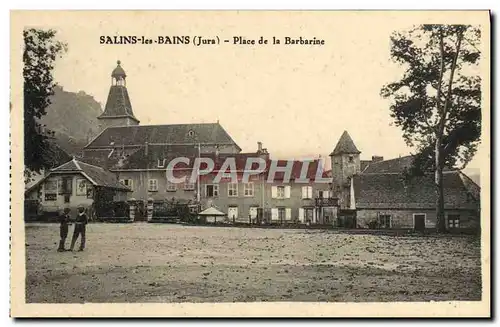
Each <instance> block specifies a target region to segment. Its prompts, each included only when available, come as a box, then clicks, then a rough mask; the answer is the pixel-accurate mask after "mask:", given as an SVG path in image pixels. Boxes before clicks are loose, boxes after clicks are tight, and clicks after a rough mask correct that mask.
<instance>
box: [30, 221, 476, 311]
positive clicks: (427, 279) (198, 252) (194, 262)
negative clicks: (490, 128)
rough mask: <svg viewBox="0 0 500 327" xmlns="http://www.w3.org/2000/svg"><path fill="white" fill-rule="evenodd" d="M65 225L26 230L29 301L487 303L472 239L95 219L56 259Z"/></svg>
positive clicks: (31, 225)
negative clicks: (82, 239)
mask: <svg viewBox="0 0 500 327" xmlns="http://www.w3.org/2000/svg"><path fill="white" fill-rule="evenodd" d="M73 227H74V226H70V235H71V233H72V231H73ZM58 228H59V227H58V225H57V224H27V225H26V274H27V276H26V302H27V303H84V302H94V303H105V302H114V303H119V302H127V303H137V302H250V301H252V302H254V301H305V302H316V301H330V302H345V301H354V302H374V301H376V302H387V301H430V300H434V301H458V300H468V301H471V300H481V261H480V242H479V239H478V238H476V237H474V236H457V235H453V236H451V235H450V236H424V237H422V236H390V235H371V234H351V233H349V232H347V231H346V232H340V231H322V230H305V229H304V230H292V229H289V230H286V229H285V230H283V229H264V228H234V227H191V226H180V225H174V224H148V223H134V224H99V223H93V224H89V225H88V226H87V248H86V249H85V251H84V252H62V253H58V252H57V245H58V240H59V239H58V237H59V234H58V233H59V230H58ZM68 243H69V242H67V243H66V247H68V245H69V244H68ZM77 245H79V241H78V242H77Z"/></svg>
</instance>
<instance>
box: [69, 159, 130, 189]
mask: <svg viewBox="0 0 500 327" xmlns="http://www.w3.org/2000/svg"><path fill="white" fill-rule="evenodd" d="M77 164H78V165H79V166H80V170H81V171H82V173H83V175H84V176H85V177H87V178H88V179H89V180H90V182H91V183H92V184H93V185H94V186H103V187H108V188H113V189H119V190H124V191H130V189H129V188H128V187H126V186H125V185H123V184H122V183H120V182H119V181H118V179H117V177H116V175H115V174H113V173H112V172H110V171H108V170H105V169H104V168H102V167H98V166H94V165H90V164H87V163H85V162H82V161H77Z"/></svg>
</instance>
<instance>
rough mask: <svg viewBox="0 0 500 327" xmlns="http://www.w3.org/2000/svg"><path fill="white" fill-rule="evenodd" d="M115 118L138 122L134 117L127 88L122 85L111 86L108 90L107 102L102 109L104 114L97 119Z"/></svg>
mask: <svg viewBox="0 0 500 327" xmlns="http://www.w3.org/2000/svg"><path fill="white" fill-rule="evenodd" d="M117 117H129V118H131V119H133V120H135V121H136V122H139V120H138V119H137V118H135V116H134V112H133V111H132V104H131V103H130V98H129V96H128V91H127V87H125V86H124V85H111V87H110V88H109V93H108V100H107V101H106V106H105V107H104V112H103V113H102V114H101V115H100V116H99V117H97V118H98V119H103V118H117Z"/></svg>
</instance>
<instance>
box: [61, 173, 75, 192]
mask: <svg viewBox="0 0 500 327" xmlns="http://www.w3.org/2000/svg"><path fill="white" fill-rule="evenodd" d="M59 192H60V193H59V194H69V195H71V194H73V177H63V179H62V181H61V186H60V188H59Z"/></svg>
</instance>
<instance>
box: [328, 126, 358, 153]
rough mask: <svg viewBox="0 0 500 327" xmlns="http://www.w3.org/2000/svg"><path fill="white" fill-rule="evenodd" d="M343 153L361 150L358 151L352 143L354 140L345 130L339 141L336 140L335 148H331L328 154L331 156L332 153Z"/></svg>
mask: <svg viewBox="0 0 500 327" xmlns="http://www.w3.org/2000/svg"><path fill="white" fill-rule="evenodd" d="M344 153H348V154H359V153H361V151H359V150H358V148H356V146H355V145H354V142H353V140H352V138H351V136H350V135H349V133H347V131H344V133H342V136H341V137H340V139H339V141H338V142H337V145H336V146H335V149H333V152H332V153H331V154H330V155H331V156H333V155H337V154H344Z"/></svg>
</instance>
